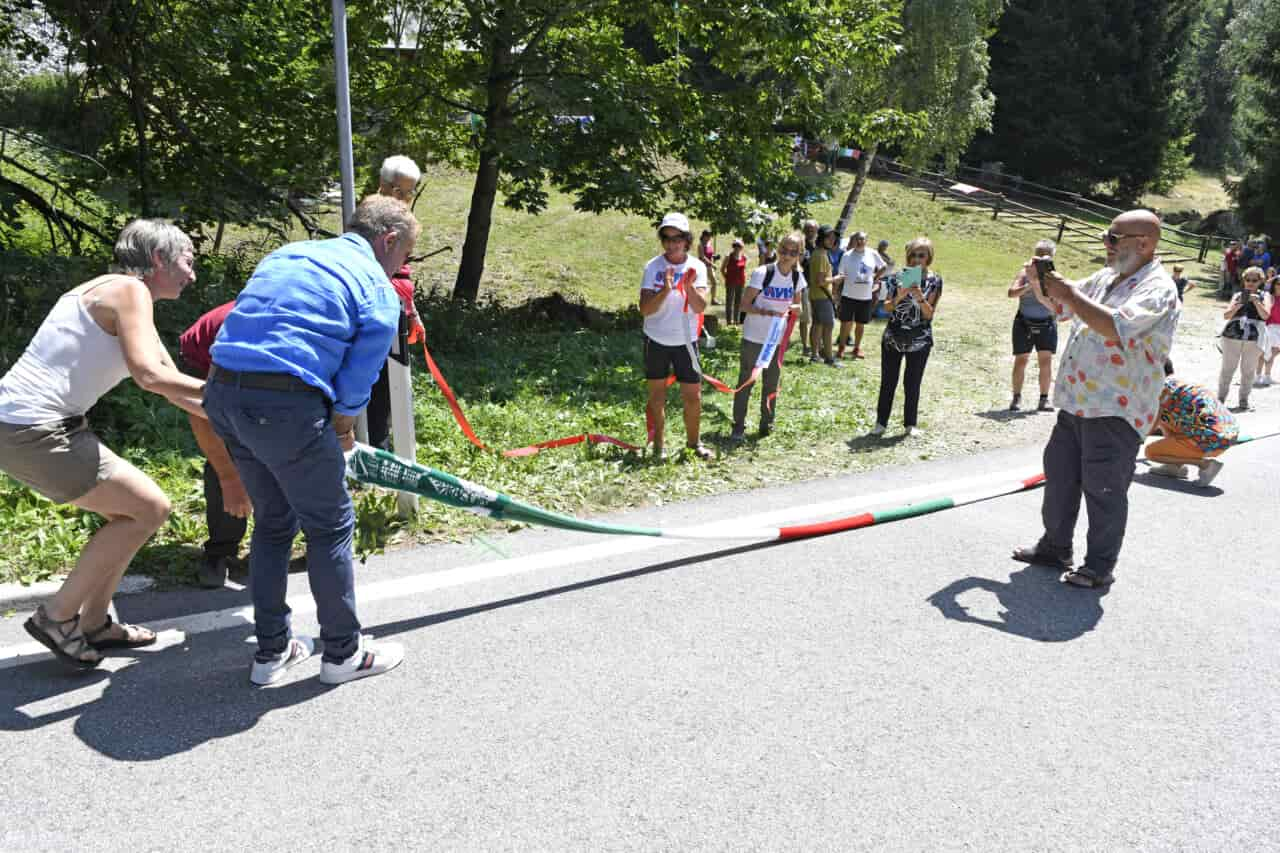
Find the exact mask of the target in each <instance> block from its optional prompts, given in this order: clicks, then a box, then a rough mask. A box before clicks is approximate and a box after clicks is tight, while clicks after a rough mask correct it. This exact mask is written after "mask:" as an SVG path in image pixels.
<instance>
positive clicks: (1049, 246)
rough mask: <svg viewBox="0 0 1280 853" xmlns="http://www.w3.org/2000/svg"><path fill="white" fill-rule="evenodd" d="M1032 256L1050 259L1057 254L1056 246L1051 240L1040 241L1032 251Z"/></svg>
mask: <svg viewBox="0 0 1280 853" xmlns="http://www.w3.org/2000/svg"><path fill="white" fill-rule="evenodd" d="M1032 254H1033V255H1036V256H1037V257H1041V258H1043V257H1050V258H1052V257H1053V256H1054V255H1056V254H1058V245H1057V244H1056V243H1054V242H1053V241H1052V240H1041V241H1040V242H1039V243H1036V247H1035V249H1033V250H1032Z"/></svg>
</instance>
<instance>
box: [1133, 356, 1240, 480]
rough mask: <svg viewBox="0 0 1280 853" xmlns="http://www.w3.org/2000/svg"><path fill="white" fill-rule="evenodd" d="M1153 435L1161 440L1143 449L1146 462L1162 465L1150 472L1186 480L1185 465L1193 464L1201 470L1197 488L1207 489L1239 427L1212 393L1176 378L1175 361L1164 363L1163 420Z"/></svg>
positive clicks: (1238, 431)
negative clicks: (1174, 372) (1203, 487)
mask: <svg viewBox="0 0 1280 853" xmlns="http://www.w3.org/2000/svg"><path fill="white" fill-rule="evenodd" d="M1152 434H1153V435H1160V436H1162V437H1161V438H1160V439H1158V440H1157V441H1153V442H1151V443H1150V444H1148V445H1147V446H1146V447H1145V448H1144V450H1143V453H1144V455H1145V456H1146V457H1147V459H1149V460H1151V461H1152V462H1156V463H1159V464H1157V465H1154V466H1152V468H1151V469H1150V470H1151V473H1153V474H1158V475H1160V476H1162V477H1173V478H1175V479H1185V478H1186V476H1187V467H1186V466H1188V465H1192V466H1194V467H1196V468H1198V469H1199V470H1200V476H1199V477H1198V478H1197V479H1196V485H1198V486H1207V485H1209V484H1210V483H1212V482H1213V479H1214V478H1215V477H1217V476H1218V474H1219V473H1220V472H1221V471H1222V463H1221V462H1220V461H1218V460H1217V459H1215V458H1214V457H1216V456H1221V455H1222V454H1223V453H1225V452H1226V451H1227V448H1228V447H1230V446H1231V445H1232V444H1235V442H1236V439H1238V438H1239V437H1240V425H1239V424H1238V423H1236V419H1235V417H1234V416H1233V415H1232V414H1231V412H1229V411H1227V408H1226V406H1224V405H1222V404H1221V403H1219V402H1218V401H1217V400H1215V399H1214V397H1213V392H1212V391H1210V390H1209V389H1208V388H1205V387H1204V386H1203V385H1192V384H1191V383H1190V382H1183V381H1181V380H1179V379H1178V378H1177V377H1175V376H1174V375H1173V362H1171V361H1165V363H1164V390H1163V391H1161V393H1160V417H1159V420H1157V422H1156V425H1155V428H1154V429H1153V430H1152Z"/></svg>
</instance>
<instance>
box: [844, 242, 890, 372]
mask: <svg viewBox="0 0 1280 853" xmlns="http://www.w3.org/2000/svg"><path fill="white" fill-rule="evenodd" d="M884 271H885V264H884V262H883V261H882V260H881V258H880V254H879V253H878V252H875V251H873V250H871V249H868V248H867V234H866V232H865V231H856V232H854V234H853V236H852V237H850V238H849V250H848V251H847V252H845V253H844V257H843V258H841V260H840V269H839V272H838V275H836V284H837V285H839V286H840V311H839V317H840V333H839V335H838V336H837V340H838V341H839V347H837V349H836V358H838V359H840V358H844V348H845V342H846V341H847V340H848V338H849V330H850V329H851V328H852V329H853V357H854V358H865V357H866V356H865V355H864V354H863V352H862V335H863V333H864V332H865V330H866V326H867V323H870V322H871V307H872V305H873V304H874V302H875V295H876V292H877V291H878V289H879V287H880V281H881V279H882V278H883V277H884Z"/></svg>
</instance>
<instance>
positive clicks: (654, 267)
mask: <svg viewBox="0 0 1280 853" xmlns="http://www.w3.org/2000/svg"><path fill="white" fill-rule="evenodd" d="M668 267H670V268H671V269H672V270H674V276H673V278H672V287H673V289H672V291H671V293H668V294H667V298H666V299H664V300H662V306H661V307H660V308H658V310H657V311H655V312H653V313H652V314H650V315H649V316H648V317H645V318H644V333H645V335H647V336H648V338H649V340H651V341H653V342H654V343H657V344H662V345H663V346H668V347H682V346H684V345H685V344H691V343H693V342H694V341H696V340H697V339H698V315H697V314H696V313H694V312H693V311H690V312H689V316H688V318H686V317H685V316H684V313H685V311H684V302H685V299H684V295H683V294H682V293H680V292H679V291H676V290H674V286H675V285H676V284H678V283H679V282H680V278H681V276H683V275H684V273H685V270H687V269H694V270H696V271H697V277H696V278H694V280H693V287H694V289H695V290H701V291H706V290H707V289H708V287H707V267H706V265H705V264H703V263H702V261H700V260H698V259H697V258H695V257H693V256H692V255H690V256H688V257H687V258H685V261H684V263H682V264H673V263H671V262H670V261H668V260H667V258H666V256H665V255H658V256H657V257H656V258H654V259H653V260H651V261H649V263H647V264H645V267H644V276H643V278H641V280H640V290H641V292H643V291H655V290H661V289H662V285H663V282H664V281H665V280H666V273H667V268H668Z"/></svg>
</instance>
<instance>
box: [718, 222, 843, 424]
mask: <svg viewBox="0 0 1280 853" xmlns="http://www.w3.org/2000/svg"><path fill="white" fill-rule="evenodd" d="M803 252H804V235H803V234H801V233H799V232H794V233H791V234H788V235H787V236H786V237H783V238H782V240H780V241H779V242H778V262H777V263H776V264H771V265H769V266H763V267H756V268H755V269H754V270H753V271H752V272H751V280H750V281H749V282H747V292H746V295H745V296H744V297H743V304H744V306H745V310H746V312H747V321H746V322H745V323H744V324H743V326H742V350H741V351H740V352H739V354H738V385H739V387H741V386H742V384H743V383H744V382H746V381H747V380H748V379H749V378H751V372H752V370H753V369H754V368H755V365H756V361H757V360H758V359H759V358H760V353H761V352H762V351H763V350H764V347H765V345H766V342H767V341H768V340H769V333H770V331H771V329H772V327H773V324H774V322H775V321H778V320H782V321H784V322H785V319H784V318H786V316H787V314H789V313H791V312H793V311H798V310H800V302H801V293H802V292H803V291H804V289H805V286H806V282H805V278H804V275H803V273H801V271H800V269H799V261H800V258H801V256H802V253H803ZM819 254H822V253H821V252H819ZM822 263H823V260H819V261H818V265H821V264H822ZM784 343H785V341H781V342H779V345H778V347H777V349H775V350H774V352H773V358H772V359H771V360H770V362H769V364H768V366H767V367H765V369H764V372H763V373H762V374H761V377H760V378H761V381H762V384H763V387H762V388H761V389H760V395H761V396H760V437H761V438H764V437H765V436H767V435H768V434H769V433H770V432H771V431H772V430H773V419H774V417H775V416H776V415H777V394H778V383H779V381H780V380H781V378H782V350H783V346H782V344H784ZM753 389H754V386H748V387H746V388H743V389H742V390H741V391H739V392H738V393H737V394H734V395H733V432H732V433H730V435H729V438H730V440H731V441H734V442H741V441H742V440H743V438H744V437H745V433H746V421H747V406H748V405H749V404H750V402H751V393H752V391H753Z"/></svg>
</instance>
